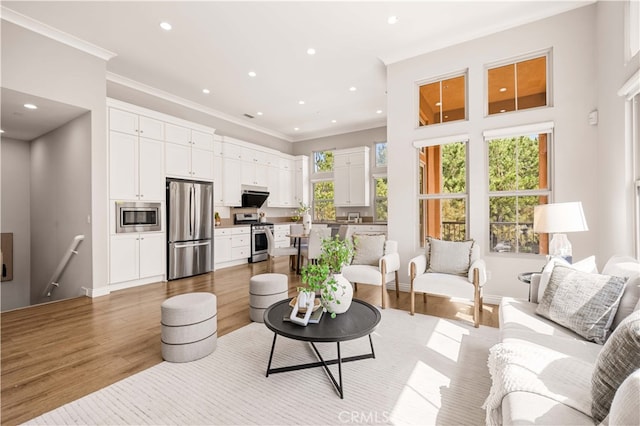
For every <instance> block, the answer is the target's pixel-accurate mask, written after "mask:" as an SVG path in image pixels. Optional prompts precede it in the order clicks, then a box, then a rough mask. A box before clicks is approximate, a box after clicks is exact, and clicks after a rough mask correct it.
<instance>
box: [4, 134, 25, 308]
mask: <svg viewBox="0 0 640 426" xmlns="http://www.w3.org/2000/svg"><path fill="white" fill-rule="evenodd" d="M29 147H30V144H29V142H26V141H19V140H15V139H8V138H2V141H1V144H0V159H1V160H2V164H1V165H0V167H1V169H0V172H1V177H0V181H1V183H2V188H1V192H2V194H1V195H2V201H1V202H0V204H1V206H2V212H1V213H0V218H1V219H2V222H1V224H0V228H1V231H2V232H12V233H13V280H11V281H5V282H3V283H2V284H0V294H1V295H2V297H1V298H0V300H1V306H0V310H2V311H6V310H9V309H15V308H19V307H22V306H27V305H29V288H30V285H31V276H30V274H31V270H30V263H31V262H30V256H31V254H30V247H31V242H30V238H31V237H30V227H31V224H30V221H29V217H30V199H29V192H30V179H31V178H30V170H31V166H30V149H29Z"/></svg>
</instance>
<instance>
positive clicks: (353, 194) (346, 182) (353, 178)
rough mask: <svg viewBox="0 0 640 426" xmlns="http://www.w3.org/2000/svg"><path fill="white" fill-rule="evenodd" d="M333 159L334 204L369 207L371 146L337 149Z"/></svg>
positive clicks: (337, 205) (338, 205)
mask: <svg viewBox="0 0 640 426" xmlns="http://www.w3.org/2000/svg"><path fill="white" fill-rule="evenodd" d="M333 161H334V162H333V177H334V205H335V206H336V207H352V206H367V207H368V206H369V205H370V203H371V202H370V197H369V192H370V182H369V147H366V146H363V147H358V148H350V149H341V150H336V151H335V152H334V159H333Z"/></svg>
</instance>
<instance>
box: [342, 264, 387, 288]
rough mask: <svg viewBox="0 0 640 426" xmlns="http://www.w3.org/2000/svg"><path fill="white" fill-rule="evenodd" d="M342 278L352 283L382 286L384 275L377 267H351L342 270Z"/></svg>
mask: <svg viewBox="0 0 640 426" xmlns="http://www.w3.org/2000/svg"><path fill="white" fill-rule="evenodd" d="M342 276H343V277H345V278H346V279H347V281H349V282H351V283H362V284H374V285H381V281H382V274H381V273H380V269H378V264H376V266H371V265H349V266H345V267H344V268H342Z"/></svg>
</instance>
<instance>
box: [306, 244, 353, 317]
mask: <svg viewBox="0 0 640 426" xmlns="http://www.w3.org/2000/svg"><path fill="white" fill-rule="evenodd" d="M352 257H353V246H352V244H351V241H349V240H341V239H340V238H339V237H338V236H337V235H336V236H335V237H333V238H325V239H324V240H322V251H321V254H320V258H319V259H318V262H317V263H310V264H308V265H306V266H304V267H303V268H302V270H301V272H302V282H303V283H305V284H307V286H308V290H310V291H314V292H315V293H316V295H318V296H320V298H321V300H322V306H323V307H324V308H325V309H326V310H327V312H329V313H330V314H331V318H335V317H336V314H339V313H343V312H346V311H347V309H349V306H350V305H351V299H352V297H353V288H352V287H351V283H350V282H349V281H347V280H346V279H345V278H344V277H343V276H342V274H341V271H342V267H343V266H344V265H348V264H349V263H350V262H351V258H352Z"/></svg>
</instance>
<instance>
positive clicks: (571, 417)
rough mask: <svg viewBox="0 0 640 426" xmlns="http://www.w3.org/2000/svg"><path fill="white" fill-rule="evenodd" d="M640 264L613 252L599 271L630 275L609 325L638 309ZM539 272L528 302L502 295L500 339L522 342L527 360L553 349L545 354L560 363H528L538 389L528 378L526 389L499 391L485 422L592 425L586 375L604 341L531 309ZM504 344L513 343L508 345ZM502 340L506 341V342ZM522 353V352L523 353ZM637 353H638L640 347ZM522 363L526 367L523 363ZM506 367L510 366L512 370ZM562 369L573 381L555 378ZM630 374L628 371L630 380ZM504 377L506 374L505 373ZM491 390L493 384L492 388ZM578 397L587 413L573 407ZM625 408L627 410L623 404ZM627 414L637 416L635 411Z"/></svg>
mask: <svg viewBox="0 0 640 426" xmlns="http://www.w3.org/2000/svg"><path fill="white" fill-rule="evenodd" d="M621 265H623V266H624V267H628V266H631V269H630V271H631V272H627V273H625V272H624V267H623V268H622V270H621ZM639 270H640V264H638V263H637V262H636V261H635V260H633V259H631V260H630V258H623V257H614V258H612V259H610V261H609V262H608V263H607V264H606V266H605V268H604V269H603V270H602V272H601V273H602V274H605V275H616V276H621V274H625V275H626V276H631V278H633V279H631V278H630V279H629V280H628V281H627V283H626V286H625V290H624V293H623V296H622V299H621V303H620V306H619V309H618V312H617V315H616V318H615V320H614V325H617V324H619V323H620V321H622V320H623V319H624V317H625V316H627V315H628V314H630V313H631V312H633V311H634V310H638V309H640V302H638V295H639V293H640V276H639V275H638V273H637V271H639ZM540 278H541V275H540V274H534V276H533V277H532V282H531V287H530V300H532V301H531V302H528V301H526V300H520V299H513V298H503V299H502V302H501V303H500V313H499V317H500V340H501V343H506V344H507V345H506V346H507V347H511V348H513V347H518V348H525V351H528V352H529V355H528V356H529V360H530V362H531V363H532V364H535V363H536V359H535V357H536V356H538V357H539V356H545V355H540V354H547V355H552V356H551V357H550V358H553V357H557V361H558V363H559V364H558V365H562V367H561V369H558V365H556V370H555V371H554V372H553V373H551V370H544V369H542V370H541V371H542V373H540V372H535V369H534V368H532V369H531V371H533V372H534V373H535V374H536V375H537V376H536V380H539V381H541V382H542V386H543V391H542V392H538V391H536V388H535V386H534V385H532V384H528V385H525V386H523V387H522V389H526V390H517V389H520V388H517V389H516V391H513V389H512V390H511V391H510V392H505V393H506V395H501V396H500V398H501V403H499V402H498V404H499V406H498V408H497V409H496V410H495V411H494V414H496V416H497V417H494V419H493V421H491V420H490V416H489V415H488V417H487V422H488V423H499V424H505V425H524V424H527V425H532V424H541V425H582V424H584V425H587V424H588V425H593V424H594V419H593V418H592V417H591V416H590V415H589V414H590V413H591V411H590V404H591V376H592V375H593V369H594V367H595V363H596V360H597V357H598V354H599V353H600V351H601V350H602V348H603V345H600V344H597V343H593V342H589V341H586V340H585V339H583V338H582V337H581V336H580V335H578V334H576V333H574V332H573V331H571V330H569V329H568V328H565V327H562V326H560V325H558V324H556V323H554V322H553V321H551V320H548V319H546V318H544V317H542V316H540V315H538V314H536V312H535V311H536V308H537V306H538V303H537V302H538V295H539V294H538V285H539V282H540ZM540 294H542V293H540ZM508 344H513V345H510V346H509V345H508ZM497 346H498V345H497ZM501 346H502V347H505V345H501ZM549 350H552V351H554V352H550V351H549ZM526 356H527V355H526V354H525V355H524V357H526ZM638 356H639V357H640V353H639V354H638ZM540 361H541V362H540V365H544V362H545V361H544V360H540ZM548 362H549V364H552V363H553V361H548ZM621 362H624V360H621ZM563 363H564V364H563ZM524 364H525V368H526V363H524ZM519 367H521V366H519ZM490 369H491V361H490ZM572 369H575V371H569V370H572ZM563 370H566V371H563ZM505 371H510V372H513V371H514V370H505ZM565 372H566V375H567V377H568V380H567V382H573V381H574V379H575V383H569V385H568V386H566V387H564V386H558V380H562V377H560V378H559V377H558V376H563V374H564V373H565ZM493 374H494V373H493V372H492V375H493ZM507 374H508V373H507ZM545 374H546V375H545ZM578 375H582V377H576V376H578ZM634 376H635V379H633V380H635V381H634V383H635V387H638V386H637V384H638V383H640V370H637V371H636V373H634ZM493 379H494V387H495V381H496V380H495V379H496V378H495V377H493ZM631 379H632V378H631V377H629V380H631ZM508 380H509V378H508V377H507V381H508ZM580 383H581V384H582V385H580ZM625 383H626V382H625ZM628 387H629V386H627V387H626V388H628ZM493 392H494V389H493V388H492V393H493ZM549 392H551V393H554V394H555V395H557V397H556V398H551V397H549V396H548V395H547V393H549ZM635 392H637V389H635ZM617 394H618V392H616V399H622V398H618V396H617ZM627 399H628V397H627ZM488 401H489V400H488ZM559 401H564V402H559ZM567 401H569V402H567ZM576 401H577V402H576ZM614 401H615V400H614ZM572 402H573V403H572ZM580 403H582V406H583V407H585V406H588V408H587V409H586V410H584V411H587V413H584V412H581V411H579V410H578V409H576V408H575V407H576V405H580ZM625 409H627V410H628V407H627V408H625ZM611 410H612V411H611V413H613V406H612V408H611ZM633 410H635V411H637V413H631V414H632V416H633V415H635V414H638V413H640V410H638V406H637V404H636V405H635V408H633ZM632 418H640V415H638V416H637V417H632ZM618 421H620V420H618ZM611 424H615V422H612V423H611ZM618 424H620V423H618Z"/></svg>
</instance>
